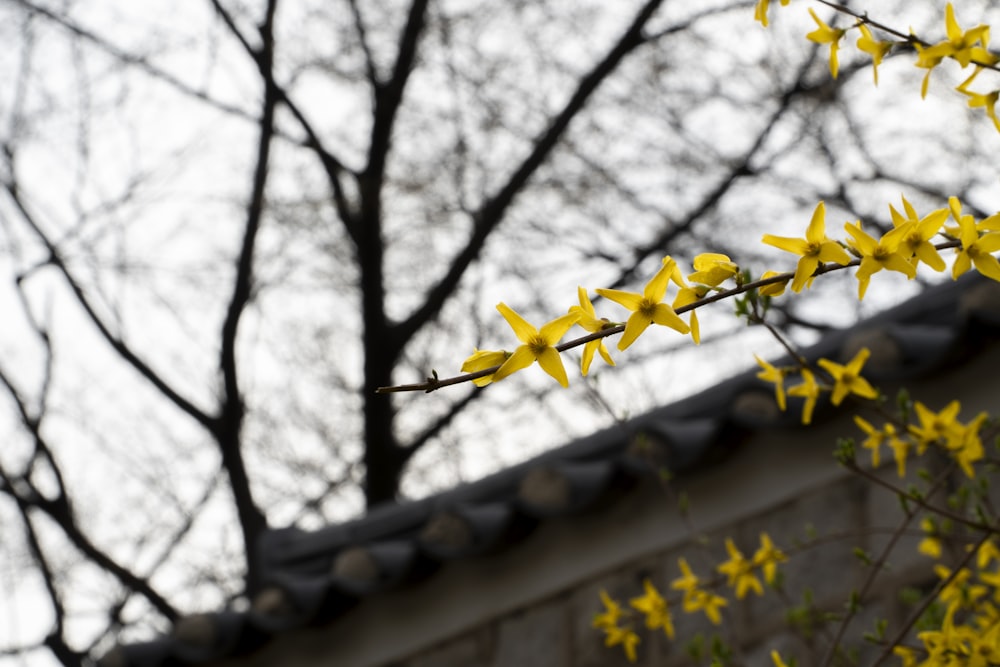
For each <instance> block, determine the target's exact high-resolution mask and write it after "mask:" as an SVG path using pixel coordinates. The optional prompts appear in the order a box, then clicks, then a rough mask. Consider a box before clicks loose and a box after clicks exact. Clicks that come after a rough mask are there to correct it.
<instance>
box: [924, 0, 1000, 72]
mask: <svg viewBox="0 0 1000 667" xmlns="http://www.w3.org/2000/svg"><path fill="white" fill-rule="evenodd" d="M944 24H945V32H947V34H948V39H947V40H945V41H943V42H939V43H938V44H935V45H934V46H931V47H929V48H926V49H924V52H926V53H927V54H928V57H931V58H939V57H951V58H954V59H955V60H957V61H958V64H959V65H961V66H962V67H963V68H964V67H968V66H969V63H970V62H972V61H973V60H981V59H982V60H983V62H986V63H987V64H993V62H995V60H993V61H992V62H991V59H993V58H995V56H992V55H991V54H990V53H989V52H988V51H987V50H986V49H987V47H988V46H989V39H990V27H989V26H988V25H978V26H976V27H975V28H970V29H968V30H962V27H961V26H960V25H958V21H957V20H955V8H954V7H952V5H951V3H950V2H949V3H948V4H947V5H946V6H945V9H944ZM977 42H978V43H979V44H980V46H979V47H977V46H976V43H977Z"/></svg>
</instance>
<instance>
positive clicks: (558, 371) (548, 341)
mask: <svg viewBox="0 0 1000 667" xmlns="http://www.w3.org/2000/svg"><path fill="white" fill-rule="evenodd" d="M497 310H499V311H500V314H501V315H503V317H504V319H505V320H507V324H509V325H510V328H511V329H513V330H514V333H515V334H516V335H517V337H518V339H519V340H520V341H521V342H522V343H524V345H520V346H518V348H517V349H516V350H514V352H513V354H511V355H510V357H508V358H507V361H505V362H503V365H502V366H500V368H498V369H497V372H496V373H494V374H493V381H494V382H496V381H498V380H502V379H504V378H505V377H507V376H508V375H510V374H512V373H516V372H517V371H519V370H521V369H522V368H527V367H528V366H530V365H531V364H533V363H534V362H535V361H537V362H538V365H539V366H541V367H542V370H543V371H545V372H546V373H548V374H549V375H551V376H552V377H554V378H555V379H556V381H557V382H558V383H559V384H561V385H562V386H563V387H568V386H569V380H568V379H567V378H566V369H565V367H563V363H562V357H560V356H559V352H558V351H557V350H556V348H555V347H554V345H555V344H556V343H558V342H559V339H560V338H562V337H563V336H564V335H565V334H566V332H567V331H569V328H570V327H571V326H573V325H574V324H576V321H577V319H579V315H578V314H576V313H568V314H566V315H563V316H562V317H558V318H556V319H554V320H552V321H551V322H549V323H548V324H546V325H544V326H543V327H542V328H541V329H540V330H539V329H536V328H535V327H533V326H532V325H530V324H528V323H527V322H526V321H525V320H524V318H523V317H521V316H520V315H518V314H517V313H516V312H514V310H513V309H512V308H510V307H509V306H508V305H507V304H505V303H498V304H497Z"/></svg>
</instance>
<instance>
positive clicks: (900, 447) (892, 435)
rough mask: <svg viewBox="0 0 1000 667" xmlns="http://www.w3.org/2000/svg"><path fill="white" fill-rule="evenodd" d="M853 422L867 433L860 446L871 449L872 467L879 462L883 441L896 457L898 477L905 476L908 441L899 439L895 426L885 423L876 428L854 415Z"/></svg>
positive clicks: (908, 450)
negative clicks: (878, 428)
mask: <svg viewBox="0 0 1000 667" xmlns="http://www.w3.org/2000/svg"><path fill="white" fill-rule="evenodd" d="M854 423H855V424H857V425H858V427H859V428H860V429H861V430H862V431H864V432H865V433H867V434H868V437H867V438H866V439H865V441H864V442H863V443H861V446H862V447H864V448H865V449H870V450H872V467H873V468H877V467H878V466H879V462H880V451H879V450H880V449H881V447H882V443H883V442H886V441H888V442H887V444H888V445H889V448H890V449H892V454H893V457H894V458H895V459H896V469H897V471H898V472H899V476H900V477H905V476H906V457H907V455H909V453H910V443H909V442H907V441H905V440H903V439H901V438H900V437H899V435H898V433H897V432H896V427H895V426H893V425H892V424H889V423H886V424H885V425H884V426H883V427H882V429H881V430H876V429H875V427H874V426H872V425H871V424H869V423H868V422H867V421H865V420H864V419H862V418H861V417H858V416H857V415H855V417H854Z"/></svg>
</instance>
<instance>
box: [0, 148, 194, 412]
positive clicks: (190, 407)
mask: <svg viewBox="0 0 1000 667" xmlns="http://www.w3.org/2000/svg"><path fill="white" fill-rule="evenodd" d="M7 157H8V160H9V161H10V162H11V163H12V164H11V174H12V175H11V180H10V181H5V182H4V183H3V188H4V190H5V191H6V192H7V194H8V196H9V197H10V199H11V200H12V201H13V202H14V205H15V207H16V208H17V210H18V212H20V214H21V217H22V218H23V219H24V221H25V222H26V223H27V225H28V227H29V228H30V229H31V231H32V232H33V233H34V234H35V236H36V237H37V238H38V240H39V241H40V242H41V243H42V245H43V246H44V247H45V249H46V251H47V252H48V258H47V260H46V261H47V263H48V264H51V265H52V266H54V267H55V268H56V270H58V271H59V273H61V274H62V276H63V278H64V279H65V280H66V283H67V284H68V285H69V288H70V291H71V292H72V293H73V296H74V298H75V299H76V301H77V303H78V304H80V306H81V307H82V308H83V311H84V313H86V315H87V318H88V319H89V320H90V321H91V323H92V324H93V325H94V326H95V327H96V328H97V330H98V332H99V333H100V334H101V337H102V338H103V339H104V340H105V342H106V343H107V344H108V345H110V346H111V348H112V349H113V350H114V351H115V352H116V353H117V354H118V356H119V357H121V358H122V359H123V360H124V361H125V362H126V363H127V364H128V365H129V366H131V367H132V368H133V369H135V370H136V371H137V372H138V373H139V375H141V376H142V377H143V378H145V379H146V380H147V381H148V382H149V383H150V384H152V385H153V386H154V387H156V389H157V390H158V391H159V392H160V393H161V394H163V396H164V397H165V398H167V400H169V401H170V402H171V403H173V404H174V405H175V406H176V407H177V408H179V409H180V410H181V411H182V412H184V413H185V414H187V415H188V416H190V417H191V418H192V419H194V420H195V421H196V422H198V423H199V424H201V425H202V426H203V427H205V428H206V429H208V430H209V431H211V430H213V428H214V419H213V418H212V417H210V416H209V415H208V414H206V413H205V412H204V411H202V410H201V409H200V408H198V407H197V406H196V405H195V404H194V403H192V402H191V401H189V400H188V399H186V398H184V396H182V395H181V394H180V392H178V391H177V390H176V389H174V388H173V387H172V386H171V385H170V384H169V383H167V381H166V380H164V379H163V378H162V377H161V376H160V375H159V373H157V372H156V371H154V370H153V369H152V367H151V366H149V364H147V363H146V362H145V361H143V360H142V358H141V357H139V355H138V354H137V353H136V352H134V351H133V350H132V348H131V347H129V345H128V344H127V343H125V341H123V340H122V339H121V338H119V337H118V336H116V335H115V334H114V333H113V332H112V331H111V329H110V328H109V327H108V325H107V323H105V321H104V320H103V318H102V317H101V316H100V315H98V314H97V311H96V309H95V308H94V306H93V304H91V302H90V299H88V298H87V295H86V294H85V293H84V290H83V287H81V286H80V283H79V282H77V280H76V277H75V276H74V275H73V273H72V272H71V271H70V270H69V267H68V266H67V265H66V262H65V260H64V259H63V257H62V254H61V253H60V251H59V248H58V247H57V246H56V244H55V243H54V242H53V241H52V239H51V238H49V236H48V234H46V233H45V231H44V230H43V229H42V227H41V225H40V224H38V221H37V220H35V217H34V215H32V213H31V211H29V210H28V208H27V206H26V205H25V203H24V201H23V199H22V197H21V194H20V191H19V190H18V186H17V182H16V181H15V180H13V178H14V177H13V172H14V169H13V159H12V158H13V156H12V154H10V153H9V152H8V155H7Z"/></svg>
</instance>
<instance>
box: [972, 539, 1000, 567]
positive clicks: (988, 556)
mask: <svg viewBox="0 0 1000 667" xmlns="http://www.w3.org/2000/svg"><path fill="white" fill-rule="evenodd" d="M995 561H1000V548H997V543H996V541H995V540H992V539H990V540H986V541H985V542H983V543H982V545H981V546H980V547H979V550H978V551H976V567H978V568H979V569H980V570H983V569H986V567H987V566H988V565H989V564H990V563H992V562H995Z"/></svg>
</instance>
